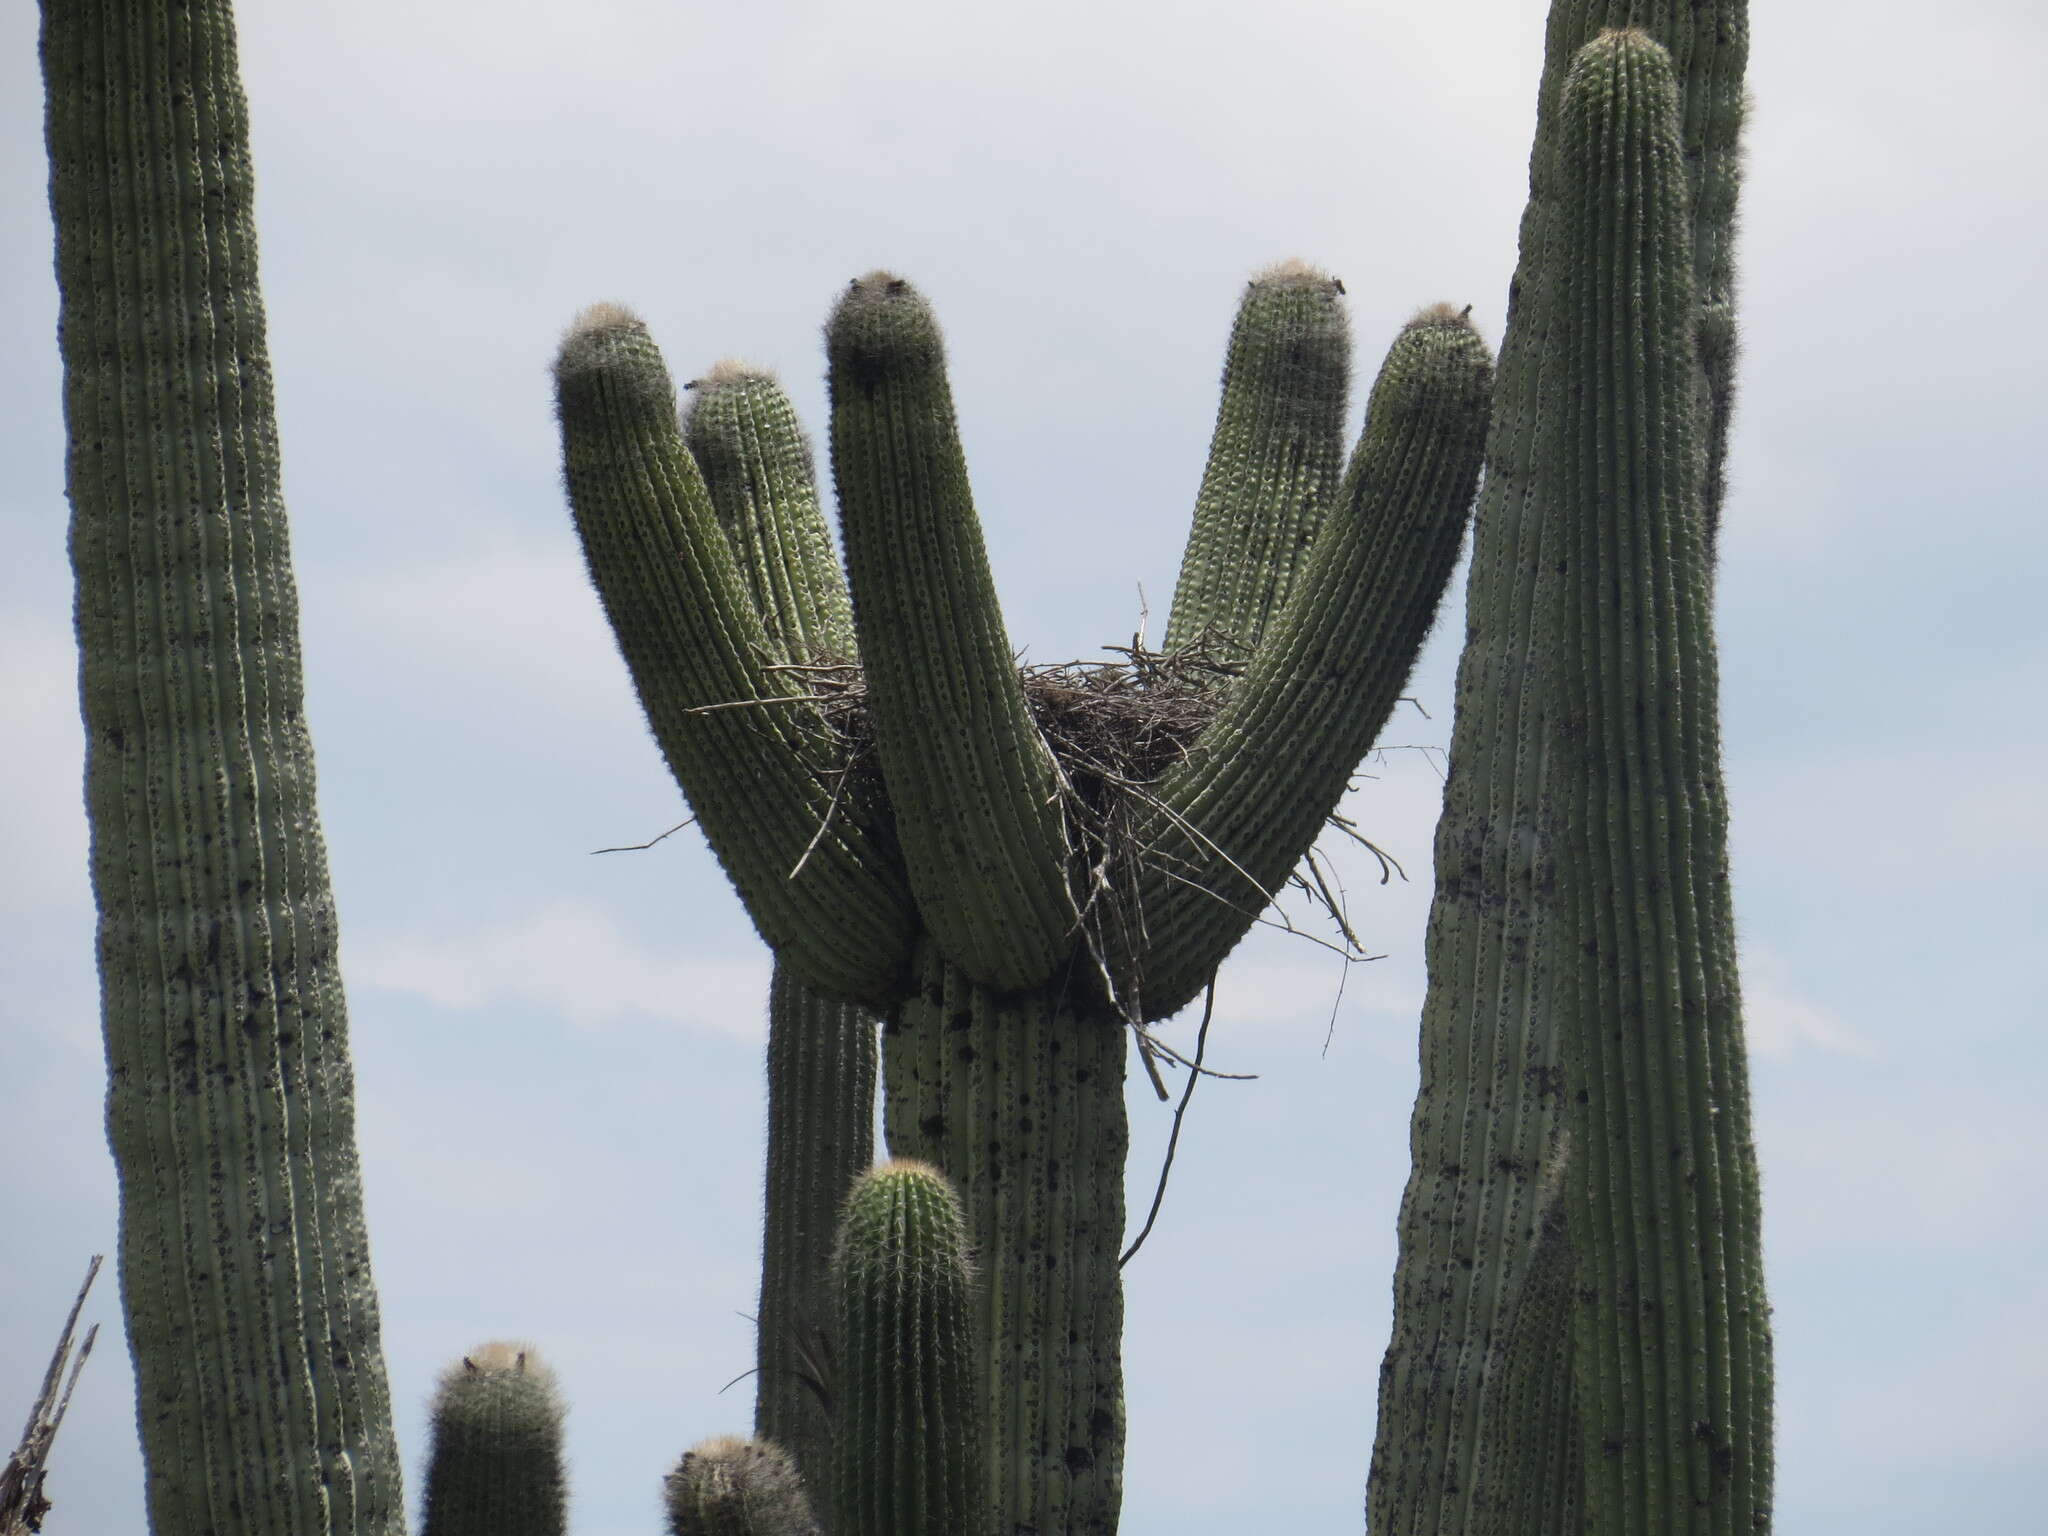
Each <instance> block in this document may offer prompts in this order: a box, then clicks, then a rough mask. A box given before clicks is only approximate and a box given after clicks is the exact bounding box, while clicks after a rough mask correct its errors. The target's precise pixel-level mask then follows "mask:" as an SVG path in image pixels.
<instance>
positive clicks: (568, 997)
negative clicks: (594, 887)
mask: <svg viewBox="0 0 2048 1536" xmlns="http://www.w3.org/2000/svg"><path fill="white" fill-rule="evenodd" d="M347 964H348V974H349V978H350V981H351V984H352V985H353V986H355V987H378V988H383V989H385V990H387V991H393V992H407V993H411V994H413V995H415V996H418V997H423V998H425V999H426V1000H427V1001H428V1002H431V1003H433V1004H435V1005H437V1006H438V1007H442V1008H450V1009H460V1010H474V1009H478V1008H484V1007H489V1006H491V1005H493V1004H508V1003H509V1004H521V1005H525V1006H529V1007H535V1008H542V1009H546V1010H549V1011H551V1012H553V1013H557V1014H559V1015H560V1016H561V1017H563V1018H564V1019H567V1020H568V1021H569V1022H570V1023H571V1024H573V1025H575V1026H576V1027H577V1028H579V1029H597V1028H602V1027H604V1026H607V1025H612V1024H618V1023H622V1022H625V1021H627V1020H654V1021H658V1022H661V1023H664V1024H668V1025H671V1026H673V1027H676V1028H679V1029H686V1030H701V1031H705V1032H708V1033H711V1034H718V1035H726V1036H730V1037H732V1038H735V1039H739V1040H748V1041H754V1040H761V1039H765V1038H766V1025H765V1022H764V1021H765V1018H766V1009H767V998H768V971H769V962H768V954H767V951H766V950H765V949H763V948H761V947H760V946H758V945H748V946H747V947H746V948H744V949H742V950H735V951H732V952H729V953H722V954H701V953H696V954H693V953H689V952H686V951H681V950H678V949H668V948H663V949H652V948H649V947H648V946H646V945H643V944H641V943H639V942H637V941H636V940H634V939H633V938H631V937H629V936H628V935H627V934H626V932H625V931H624V930H623V929H622V928H621V927H620V925H619V924H618V923H617V922H616V921H615V920H614V919H613V918H612V917H611V916H609V915H608V914H606V913H605V912H603V911H601V910H599V909H598V908H597V907H595V906H593V905H591V904H588V903H584V902H570V901H558V902H554V903H552V904H550V905H548V906H546V907H543V908H541V909H540V910H538V911H536V912H533V913H531V914H529V915H528V916H525V917H521V918H516V919H513V920H511V921H508V922H502V923H495V924H491V925H488V926H483V927H475V928H467V929H461V930H455V931H443V932H440V933H435V934H416V933H384V932H378V931H375V930H372V931H370V932H369V933H367V934H363V935H361V936H358V937H355V938H353V939H352V940H351V942H350V944H349V951H348V960H347Z"/></svg>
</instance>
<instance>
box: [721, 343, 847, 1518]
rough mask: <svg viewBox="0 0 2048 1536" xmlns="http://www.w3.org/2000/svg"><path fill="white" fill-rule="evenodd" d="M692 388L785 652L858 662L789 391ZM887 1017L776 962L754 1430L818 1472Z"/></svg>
mask: <svg viewBox="0 0 2048 1536" xmlns="http://www.w3.org/2000/svg"><path fill="white" fill-rule="evenodd" d="M687 388H688V392H689V398H690V403H689V407H688V409H687V411H686V412H685V414H684V417H683V440H684V443H685V445H686V446H687V447H688V449H689V451H690V457H691V458H692V459H693V460H694V461H695V462H696V464H697V467H698V469H699V471H700V472H701V473H702V475H703V477H704V488H705V491H706V493H707V494H708V495H709V496H710V498H711V505H712V507H713V508H714V509H715V511H716V512H717V515H718V521H719V524H720V526H721V527H723V528H724V530H725V535H726V538H727V540H728V541H729V543H730V545H731V548H732V551H733V555H734V558H735V560H736V561H737V563H738V565H739V569H740V572H741V574H742V576H743V577H744V579H745V581H746V586H747V593H748V596H749V597H750V598H751V600H752V603H753V607H754V611H755V612H756V613H758V614H759V615H760V618H761V624H762V628H763V629H764V630H765V631H766V634H767V638H768V642H769V645H770V646H771V648H772V649H773V651H774V653H775V655H776V657H777V659H778V660H780V661H785V662H789V661H802V662H815V661H825V662H843V661H849V660H851V659H852V657H853V656H854V654H855V651H854V640H853V609H852V605H851V604H850V602H849V601H848V599H847V595H846V582H845V579H844V578H843V577H842V576H841V575H840V572H839V562H838V560H837V559H836V558H835V557H834V555H833V553H832V538H831V534H830V533H829V532H828V531H827V529H826V527H825V517H824V513H823V512H822V511H821V510H820V508H819V506H818V491H817V482H816V477H815V474H814V472H813V469H812V460H811V450H810V444H809V443H808V442H807V441H806V440H805V438H804V433H803V428H802V426H801V425H800V424H799V423H798V421H797V417H796V411H795V408H794V407H792V406H791V404H790V402H789V397H788V396H787V395H786V394H784V393H783V390H782V386H781V385H780V384H778V383H777V382H776V381H775V379H774V377H773V376H772V375H771V374H769V373H768V372H766V371H765V370H763V369H759V368H754V367H751V366H749V365H747V364H745V363H740V362H736V361H731V360H728V361H726V362H722V363H719V364H717V365H716V366H714V367H713V368H712V369H711V370H710V371H709V372H708V373H706V374H705V375H704V376H703V377H702V378H700V379H697V380H695V381H694V382H692V383H691V384H690V385H688V386H687ZM786 675H787V674H786ZM850 792H853V793H856V794H859V793H860V792H861V786H858V785H856V786H853V787H852V789H851V790H850ZM861 804H862V806H863V810H862V811H861V812H857V814H865V807H866V801H865V799H863V800H862V802H861ZM879 1025H880V1020H878V1019H877V1018H876V1017H875V1015H874V1014H872V1013H870V1012H869V1011H868V1010H867V1009H865V1008H861V1007H859V1006H858V1005H856V1004H852V1003H846V1002H842V1001H840V1000H839V999H838V998H835V997H831V996H828V995H826V994H825V993H822V992H820V991H818V990H817V989H816V988H814V987H812V986H811V985H810V984H809V983H807V982H806V981H805V980H804V979H803V977H802V975H801V974H800V973H799V972H798V971H797V970H796V969H795V967H793V966H791V965H789V964H787V963H786V962H785V961H783V960H782V959H780V958H778V959H777V961H776V963H775V973H774V979H773V981H772V982H771V983H770V986H769V992H768V1157H767V1177H766V1179H765V1200H764V1202H763V1206H764V1209H763V1221H762V1244H761V1250H762V1263H761V1301H760V1306H759V1309H758V1310H757V1312H756V1314H755V1315H756V1340H755V1342H756V1352H755V1364H756V1366H757V1372H756V1378H755V1381H756V1393H755V1399H754V1404H755V1406H754V1430H755V1433H756V1434H758V1435H759V1436H760V1437H761V1438H762V1439H763V1440H766V1441H770V1442H772V1443H774V1444H775V1445H777V1446H781V1447H783V1448H784V1449H785V1450H786V1451H787V1452H788V1454H789V1455H790V1456H791V1457H792V1458H793V1459H794V1460H795V1463H796V1467H797V1470H798V1472H799V1473H800V1474H801V1475H802V1476H803V1477H805V1478H806V1479H807V1480H810V1481H813V1482H815V1481H816V1479H817V1478H818V1477H819V1475H820V1473H821V1469H822V1468H823V1466H824V1450H825V1442H826V1440H827V1422H828V1421H827V1418H826V1413H825V1407H824V1402H823V1399H824V1398H825V1397H826V1396H827V1395H828V1394H829V1393H830V1390H831V1376H832V1368H831V1358H832V1355H831V1348H832V1347H831V1334H830V1327H831V1318H832V1290H831V1273H830V1271H831V1262H832V1244H833V1242H834V1240H835V1237H836V1235H837V1232H838V1227H839V1212H840V1206H841V1204H842V1203H843V1201H844V1200H845V1196H846V1191H847V1189H848V1187H849V1186H851V1184H852V1183H853V1181H854V1179H855V1178H857V1177H858V1176H859V1175H860V1174H862V1173H864V1172H865V1171H866V1170H867V1169H868V1168H869V1167H870V1166H872V1164H873V1163H874V1155H875V1146H874V1143H875V1070H876V1064H877V1045H876V1038H875V1037H876V1033H877V1030H878V1028H879Z"/></svg>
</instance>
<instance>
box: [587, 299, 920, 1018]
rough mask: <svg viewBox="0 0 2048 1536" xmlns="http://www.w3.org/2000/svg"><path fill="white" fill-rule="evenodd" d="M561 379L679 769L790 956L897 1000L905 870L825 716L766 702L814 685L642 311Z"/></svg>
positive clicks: (593, 313)
mask: <svg viewBox="0 0 2048 1536" xmlns="http://www.w3.org/2000/svg"><path fill="white" fill-rule="evenodd" d="M555 382H556V398H557V408H558V414H559V416H560V420H561V427H562V444H563V460H564V474H565V478H566V479H567V481H568V486H569V499H570V505H571V507H572V509H573V510H574V512H575V516H576V526H577V532H578V533H579V535H581V537H582V540H583V548H584V554H585V557H586V558H587V560H588V561H589V564H590V571H591V578H592V581H593V582H594V583H595V585H596V587H597V589H598V595H599V597H600V598H601V599H602V600H603V602H604V606H605V612H606V615H607V617H608V618H609V619H610V620H611V625H612V632H613V633H614V634H615V635H616V636H617V637H618V641H619V649H620V651H621V652H622V653H623V654H624V656H625V659H626V664H627V666H628V668H629V669H630V670H631V672H632V674H633V681H634V685H635V687H636V688H637V689H638V691H639V694H640V699H641V703H642V706H643V707H644V708H645V709H646V711H647V718H648V724H649V726H650V727H651V728H652V729H653V732H654V736H655V739H656V741H658V742H659V743H660V744H661V749H662V753H663V755H664V756H665V757H666V758H667V760H668V764H669V768H670V771H671V772H673V773H674V774H675V776H676V780H677V782H678V783H680V784H682V785H684V786H686V787H687V792H688V794H689V797H690V803H691V805H692V807H693V808H694V809H695V811H696V813H697V818H698V820H699V822H700V823H701V824H702V825H703V827H704V830H705V834H706V836H707V837H708V838H709V839H710V841H711V845H712V847H713V848H714V849H715V850H716V851H717V853H718V856H719V860H720V862H721V863H722V864H723V865H724V866H725V870H726V873H727V874H728V875H729V876H730V877H731V878H732V881H733V883H734V885H735V886H736V887H737V888H738V890H739V893H740V896H741V899H742V900H743V901H745V903H746V905H747V909H748V911H749V913H750V914H751V915H752V916H753V919H754V922H755V925H756V926H757V927H758V928H759V929H760V930H761V933H762V936H763V937H764V938H766V939H767V940H768V942H769V943H770V944H771V945H773V946H774V947H775V950H776V952H777V953H778V955H781V956H782V957H783V958H784V959H786V960H787V961H789V962H790V963H792V964H794V965H796V966H797V967H798V968H799V969H800V970H801V971H802V972H803V973H804V974H805V975H806V976H807V977H808V978H809V979H810V980H811V981H813V982H814V983H815V984H817V985H819V986H821V987H823V988H825V989H827V990H828V991H830V992H832V993H833V994H834V995H836V996H841V997H846V998H849V999H857V1000H868V1001H879V1000H882V999H885V998H886V997H887V996H888V995H889V994H890V993H891V992H892V991H893V990H894V989H895V987H896V986H897V984H898V982H899V979H900V976H901V973H902V970H903V967H904V965H905V964H906V963H907V961H908V956H909V949H910V943H911V939H912V937H913V934H914V932H915V929H914V926H913V925H914V922H915V918H914V915H913V913H912V910H911V907H910V902H909V897H908V893H907V891H906V889H905V887H904V885H903V882H902V876H901V872H900V868H899V857H898V856H897V855H896V854H895V852H894V850H893V848H892V847H891V846H890V845H889V839H888V834H887V832H886V830H885V829H881V828H878V827H876V826H875V825H874V824H872V823H870V822H867V821H865V820H863V819H862V818H861V816H860V814H859V806H858V804H857V802H854V801H850V800H845V799H844V798H843V797H841V796H840V795H838V794H836V793H835V791H836V790H837V789H838V788H839V787H840V786H839V785H838V784H836V783H835V782H833V781H834V779H835V773H834V770H835V769H838V768H841V767H842V766H843V765H841V764H838V763H836V762H832V761H829V760H828V759H827V757H826V755H825V752H826V749H825V748H824V747H823V746H821V740H822V739H824V738H825V732H824V729H823V727H822V725H821V723H820V722H818V721H817V720H816V718H815V710H814V709H812V708H811V707H810V706H808V705H804V704H801V703H788V704H786V703H770V704H760V703H759V701H761V700H773V699H786V698H789V697H791V696H792V690H793V689H795V688H796V687H797V686H798V685H796V684H794V683H793V682H791V680H790V679H789V678H788V676H787V675H786V674H780V673H774V672H770V671H768V670H767V669H768V667H769V666H770V665H772V664H773V663H772V662H771V661H770V658H771V657H772V656H773V655H774V654H775V649H774V646H773V644H772V642H771V640H770V637H769V635H768V632H767V630H766V628H765V626H764V624H763V620H762V618H761V615H760V614H759V613H758V612H757V611H756V610H755V608H754V606H753V604H752V602H751V601H750V599H749V595H748V591H747V587H746V582H745V579H744V578H743V576H742V575H741V572H740V570H739V567H738V564H737V562H736V561H735V560H734V558H733V551H732V547H731V543H730V541H729V539H728V538H727V536H726V533H725V530H724V529H723V527H721V525H720V523H719V520H718V516H717V513H716V512H715V510H714V509H713V507H712V504H711V498H710V493H709V492H708V491H707V490H706V488H705V485H704V479H703V476H702V474H701V473H700V471H699V470H698V468H697V464H696V461H695V460H694V459H693V458H692V457H691V456H690V452H689V450H688V448H687V447H686V446H685V445H684V442H683V438H682V433H681V429H680V428H679V426H678V425H677V421H676V406H675V391H674V388H673V386H672V385H671V384H670V382H669V376H668V371H667V368H666V367H665V366H664V365H663V363H662V360H661V354H660V352H659V351H657V350H656V348H655V345H654V343H653V341H652V340H651V339H650V338H649V337H648V335H647V330H646V327H645V326H644V325H642V324H641V323H640V321H639V320H638V319H637V318H636V317H635V316H633V315H632V314H630V313H628V312H627V311H625V310H623V309H620V308H618V307H617V306H616V305H597V306H594V307H593V308H591V309H589V310H587V311H585V313H584V314H583V315H582V316H581V317H580V318H579V319H578V321H577V322H576V324H575V325H574V326H573V327H572V328H571V329H570V331H569V334H568V335H567V336H566V337H565V338H564V339H563V343H562V349H561V352H560V355H559V357H558V359H557V361H556V365H555ZM711 706H736V707H725V708H716V709H711V708H710V707H711ZM704 709H709V712H708V713H692V711H694V710H704Z"/></svg>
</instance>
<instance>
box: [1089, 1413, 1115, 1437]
mask: <svg viewBox="0 0 2048 1536" xmlns="http://www.w3.org/2000/svg"><path fill="white" fill-rule="evenodd" d="M1116 1433H1117V1422H1116V1415H1115V1414H1113V1413H1111V1412H1110V1411H1109V1410H1108V1409H1107V1408H1097V1409H1095V1410H1094V1411H1093V1412H1092V1413H1090V1414H1089V1415H1088V1438H1089V1439H1091V1440H1095V1441H1102V1440H1107V1439H1109V1438H1110V1437H1111V1436H1112V1435H1114V1434H1116Z"/></svg>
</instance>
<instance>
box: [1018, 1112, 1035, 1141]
mask: <svg viewBox="0 0 2048 1536" xmlns="http://www.w3.org/2000/svg"><path fill="white" fill-rule="evenodd" d="M1017 1129H1018V1130H1019V1131H1021V1132H1023V1134H1025V1135H1026V1136H1029V1135H1030V1134H1031V1132H1032V1131H1033V1130H1034V1129H1036V1127H1035V1125H1034V1123H1033V1121H1032V1119H1031V1117H1030V1116H1029V1115H1026V1116H1024V1118H1023V1119H1021V1120H1019V1121H1018V1122H1017Z"/></svg>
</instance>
